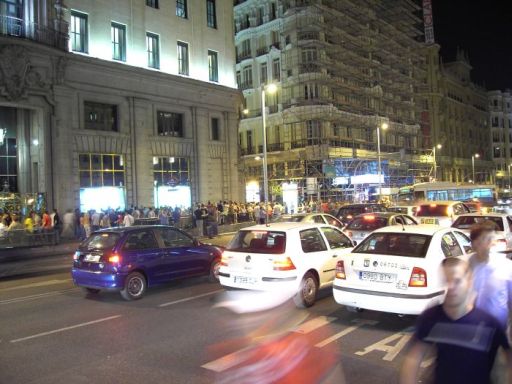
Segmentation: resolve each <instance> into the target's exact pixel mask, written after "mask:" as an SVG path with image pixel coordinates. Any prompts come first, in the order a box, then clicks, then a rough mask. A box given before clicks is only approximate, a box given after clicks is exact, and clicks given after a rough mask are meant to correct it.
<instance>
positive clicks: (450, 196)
mask: <svg viewBox="0 0 512 384" xmlns="http://www.w3.org/2000/svg"><path fill="white" fill-rule="evenodd" d="M496 199H497V190H496V186H495V185H488V184H456V183H450V182H435V183H418V184H414V185H411V186H407V187H402V188H400V189H399V191H398V201H402V202H404V201H407V202H411V203H419V202H422V201H439V200H452V201H468V202H469V201H479V202H480V203H482V204H483V205H486V206H491V205H494V204H495V203H496Z"/></svg>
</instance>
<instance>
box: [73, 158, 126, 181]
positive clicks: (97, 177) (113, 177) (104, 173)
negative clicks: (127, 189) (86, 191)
mask: <svg viewBox="0 0 512 384" xmlns="http://www.w3.org/2000/svg"><path fill="white" fill-rule="evenodd" d="M78 171H79V173H80V188H89V187H93V188H96V187H123V186H124V185H125V181H124V178H125V174H124V171H125V168H124V162H123V157H122V155H113V154H96V153H94V154H93V153H81V154H79V155H78Z"/></svg>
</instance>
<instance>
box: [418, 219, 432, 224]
mask: <svg viewBox="0 0 512 384" xmlns="http://www.w3.org/2000/svg"><path fill="white" fill-rule="evenodd" d="M421 222H422V223H423V224H435V223H436V219H422V220H421Z"/></svg>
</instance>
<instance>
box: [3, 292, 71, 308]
mask: <svg viewBox="0 0 512 384" xmlns="http://www.w3.org/2000/svg"><path fill="white" fill-rule="evenodd" d="M77 289H78V288H70V289H64V290H61V291H52V292H46V293H39V294H36V295H30V296H22V297H14V298H12V299H6V300H0V305H5V304H13V303H21V302H23V301H29V300H37V299H44V298H46V297H52V296H58V295H63V294H64V293H66V292H71V291H76V290H77Z"/></svg>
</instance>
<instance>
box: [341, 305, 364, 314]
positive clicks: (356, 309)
mask: <svg viewBox="0 0 512 384" xmlns="http://www.w3.org/2000/svg"><path fill="white" fill-rule="evenodd" d="M345 308H347V311H349V312H354V313H359V312H363V311H364V309H363V308H358V307H350V306H346V307H345Z"/></svg>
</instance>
